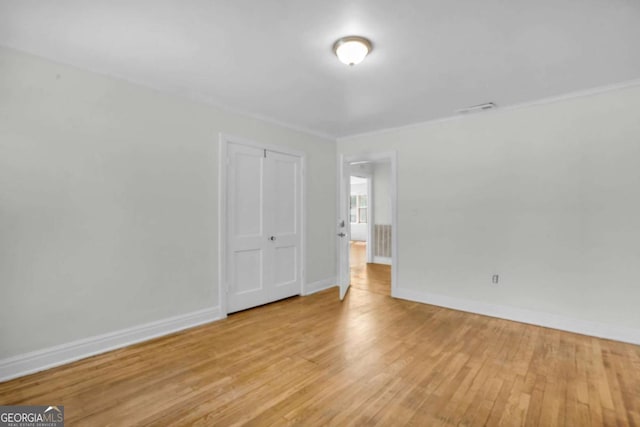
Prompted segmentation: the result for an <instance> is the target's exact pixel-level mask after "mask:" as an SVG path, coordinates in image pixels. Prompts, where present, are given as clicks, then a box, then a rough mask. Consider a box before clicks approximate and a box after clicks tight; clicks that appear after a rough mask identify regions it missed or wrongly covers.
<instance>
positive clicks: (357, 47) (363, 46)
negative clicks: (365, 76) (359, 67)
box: [333, 36, 372, 65]
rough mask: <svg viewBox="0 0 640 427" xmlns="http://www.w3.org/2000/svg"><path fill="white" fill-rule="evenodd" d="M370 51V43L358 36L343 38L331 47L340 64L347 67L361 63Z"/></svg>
mask: <svg viewBox="0 0 640 427" xmlns="http://www.w3.org/2000/svg"><path fill="white" fill-rule="evenodd" d="M371 49H372V46H371V42H370V41H369V40H367V39H365V38H364V37H359V36H349V37H343V38H341V39H339V40H338V41H336V42H335V43H334V45H333V51H334V52H335V54H336V56H337V57H338V59H339V60H340V62H342V63H344V64H347V65H356V64H359V63H361V62H362V61H363V60H364V58H365V56H367V54H369V52H371Z"/></svg>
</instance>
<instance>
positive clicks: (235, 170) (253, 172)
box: [227, 144, 270, 313]
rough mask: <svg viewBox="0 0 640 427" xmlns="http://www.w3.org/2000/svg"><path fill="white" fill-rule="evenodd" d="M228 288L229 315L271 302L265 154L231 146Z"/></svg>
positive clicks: (234, 145) (235, 145)
mask: <svg viewBox="0 0 640 427" xmlns="http://www.w3.org/2000/svg"><path fill="white" fill-rule="evenodd" d="M227 153H228V159H229V164H228V168H227V173H228V181H227V182H228V193H227V203H228V205H227V206H228V215H227V225H228V230H227V236H228V246H227V286H228V305H227V309H228V311H229V312H230V313H231V312H234V311H238V310H244V309H246V308H249V307H255V306H257V305H260V304H264V303H265V302H266V301H268V299H269V288H268V286H267V285H268V284H267V283H265V277H266V276H269V272H268V270H269V267H270V263H268V262H267V258H268V256H267V254H266V252H267V250H268V249H269V247H270V246H269V244H270V242H269V241H268V240H267V237H268V235H267V234H266V230H265V220H264V198H265V182H264V181H265V180H264V169H265V158H264V150H261V149H258V148H253V147H247V146H244V145H239V144H229V146H228V151H227Z"/></svg>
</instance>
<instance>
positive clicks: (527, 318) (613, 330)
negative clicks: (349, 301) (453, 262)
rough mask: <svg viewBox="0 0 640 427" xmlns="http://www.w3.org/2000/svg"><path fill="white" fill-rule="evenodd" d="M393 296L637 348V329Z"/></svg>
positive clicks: (409, 294) (399, 292)
mask: <svg viewBox="0 0 640 427" xmlns="http://www.w3.org/2000/svg"><path fill="white" fill-rule="evenodd" d="M393 296H394V297H397V298H401V299H406V300H409V301H415V302H421V303H424V304H431V305H437V306H440V307H447V308H452V309H455V310H461V311H467V312H470V313H476V314H483V315H486V316H491V317H498V318H501V319H507V320H514V321H516V322H522V323H528V324H531V325H537V326H544V327H547V328H552V329H559V330H562V331H569V332H575V333H578V334H583V335H590V336H594V337H599V338H606V339H610V340H615V341H622V342H628V343H631V344H640V329H634V328H628V327H620V326H616V325H613V324H608V323H599V322H593V321H590V320H580V319H573V318H570V317H565V316H559V315H557V314H551V313H545V312H541V311H533V310H527V309H523V308H517V307H509V306H504V305H495V304H489V303H485V302H480V301H473V300H466V299H461V298H454V297H449V296H446V295H438V294H431V293H427V292H422V291H415V290H409V289H396V290H395V292H394V294H393Z"/></svg>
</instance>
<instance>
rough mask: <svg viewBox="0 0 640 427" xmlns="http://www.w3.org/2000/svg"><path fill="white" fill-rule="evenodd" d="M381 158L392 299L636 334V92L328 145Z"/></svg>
mask: <svg viewBox="0 0 640 427" xmlns="http://www.w3.org/2000/svg"><path fill="white" fill-rule="evenodd" d="M389 150H397V153H398V223H399V225H398V227H399V229H398V230H397V232H398V236H399V240H398V244H399V249H398V257H399V260H398V264H399V265H398V271H397V272H398V285H399V288H401V289H407V290H411V291H413V292H414V293H421V292H422V293H427V292H428V293H431V294H439V295H443V296H447V297H450V298H457V299H461V300H468V301H476V302H480V303H487V304H497V305H500V306H507V307H516V308H520V309H528V310H533V311H537V312H545V313H551V314H556V315H562V316H566V317H568V318H573V319H579V320H586V321H594V322H600V323H605V324H611V325H615V326H616V327H627V328H635V330H640V310H639V309H638V301H640V286H638V284H639V283H640V86H634V87H628V88H626V89H619V90H614V91H609V92H604V93H600V94H597V95H590V96H583V97H576V98H572V99H565V100H560V101H557V102H553V103H546V104H540V105H533V106H529V107H521V108H517V109H508V110H497V111H495V112H488V113H481V114H477V115H470V116H466V117H461V118H457V119H451V120H447V121H440V122H433V123H424V124H421V125H416V126H411V127H406V128H402V129H396V130H389V131H385V132H379V133H374V134H369V135H362V136H357V137H351V138H344V139H340V140H339V141H338V151H339V152H340V153H344V154H345V155H355V154H359V153H364V152H379V151H389ZM492 274H500V275H501V277H502V279H501V283H500V284H498V285H492V284H491V276H492Z"/></svg>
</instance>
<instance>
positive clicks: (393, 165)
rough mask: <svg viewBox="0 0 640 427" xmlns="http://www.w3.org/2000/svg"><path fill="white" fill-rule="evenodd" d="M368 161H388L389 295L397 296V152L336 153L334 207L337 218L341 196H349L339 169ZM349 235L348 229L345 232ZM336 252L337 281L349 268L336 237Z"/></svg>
mask: <svg viewBox="0 0 640 427" xmlns="http://www.w3.org/2000/svg"><path fill="white" fill-rule="evenodd" d="M359 161H370V162H380V161H383V162H387V161H388V162H389V163H390V172H389V193H390V196H391V230H392V233H391V296H392V297H394V298H398V288H399V284H398V271H399V269H398V267H399V266H398V175H397V174H398V152H397V151H395V150H393V151H383V152H364V153H359V154H349V155H346V154H342V153H338V171H337V172H338V192H337V193H338V194H337V196H336V197H337V200H336V207H337V210H338V216H337V218H338V219H339V218H340V215H341V212H340V201H341V199H342V198H343V197H349V196H350V195H349V194H347V191H346V188H344V187H343V186H342V184H341V182H340V177H341V171H343V170H344V167H345V165H348V164H350V163H352V162H359ZM347 234H348V235H349V238H351V236H350V230H349V232H348V233H347ZM336 249H337V250H336V252H337V257H338V281H339V280H340V272H342V271H344V270H343V269H346V270H347V271H348V270H349V268H350V266H349V265H345V263H347V262H348V256H347V257H343V256H341V251H340V239H336Z"/></svg>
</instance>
